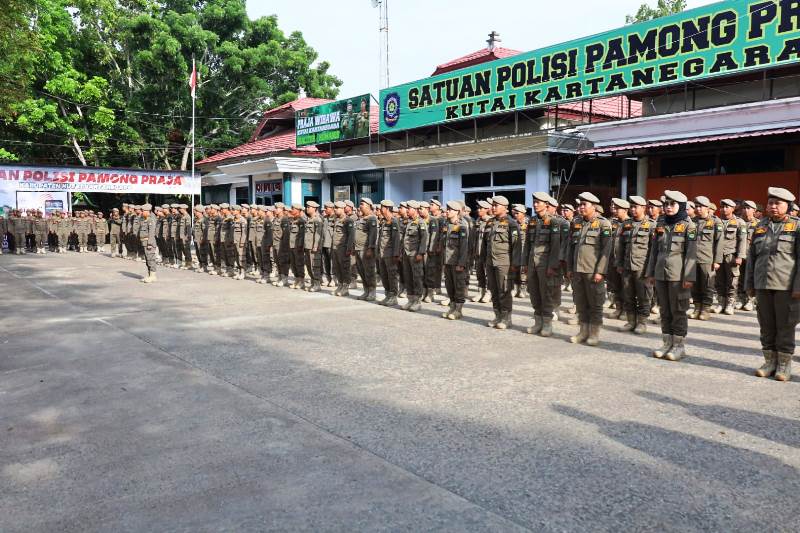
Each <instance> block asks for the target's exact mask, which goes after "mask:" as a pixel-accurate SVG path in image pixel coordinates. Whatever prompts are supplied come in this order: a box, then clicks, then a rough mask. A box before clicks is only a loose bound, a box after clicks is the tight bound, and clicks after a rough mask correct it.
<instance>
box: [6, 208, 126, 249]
mask: <svg viewBox="0 0 800 533" xmlns="http://www.w3.org/2000/svg"><path fill="white" fill-rule="evenodd" d="M109 222H110V221H109V220H108V219H107V218H104V215H103V212H102V211H97V212H95V211H90V210H84V211H76V212H75V213H74V215H70V214H69V213H68V212H67V211H61V210H56V211H53V212H52V213H51V214H50V215H49V216H45V215H44V213H42V211H41V210H39V209H27V210H20V209H13V210H11V211H10V213H9V215H8V218H6V217H4V216H2V215H0V244H2V241H3V236H6V237H7V238H8V245H9V250H11V251H12V253H15V254H18V255H22V254H26V253H35V254H45V253H47V252H48V251H49V252H56V253H64V252H66V251H67V250H68V249H70V248H72V249H74V250H75V251H77V252H88V251H97V252H103V251H104V249H105V245H106V240H107V238H106V236H107V235H108V234H109ZM112 227H113V226H112ZM2 253H3V248H2V246H0V254H2Z"/></svg>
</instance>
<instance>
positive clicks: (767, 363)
mask: <svg viewBox="0 0 800 533" xmlns="http://www.w3.org/2000/svg"><path fill="white" fill-rule="evenodd" d="M762 353H763V354H764V364H763V365H761V368H759V369H758V370H756V376H758V377H760V378H768V377H770V376H771V375H773V374H774V373H775V371H776V370H777V369H778V352H773V351H772V350H762Z"/></svg>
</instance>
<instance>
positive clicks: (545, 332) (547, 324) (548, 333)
mask: <svg viewBox="0 0 800 533" xmlns="http://www.w3.org/2000/svg"><path fill="white" fill-rule="evenodd" d="M539 335H540V336H541V337H552V336H553V319H552V318H550V317H544V318H542V331H540V332H539Z"/></svg>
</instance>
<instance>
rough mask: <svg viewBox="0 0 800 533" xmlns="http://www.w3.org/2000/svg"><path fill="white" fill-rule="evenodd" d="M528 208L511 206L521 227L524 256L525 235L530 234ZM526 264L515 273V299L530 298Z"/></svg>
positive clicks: (516, 205) (520, 233)
mask: <svg viewBox="0 0 800 533" xmlns="http://www.w3.org/2000/svg"><path fill="white" fill-rule="evenodd" d="M527 211H528V210H527V208H526V207H525V206H524V205H523V204H514V205H512V206H511V216H512V217H513V218H514V220H515V221H516V222H517V224H518V225H519V236H520V239H521V240H522V246H523V254H524V248H525V241H524V239H525V234H526V233H527V232H528V214H527ZM524 267H525V264H524V261H523V264H522V266H521V268H520V269H519V270H517V271H516V272H515V273H514V276H513V279H514V288H515V292H514V298H527V297H528V276H527V275H526V274H525V272H524V271H525V268H524Z"/></svg>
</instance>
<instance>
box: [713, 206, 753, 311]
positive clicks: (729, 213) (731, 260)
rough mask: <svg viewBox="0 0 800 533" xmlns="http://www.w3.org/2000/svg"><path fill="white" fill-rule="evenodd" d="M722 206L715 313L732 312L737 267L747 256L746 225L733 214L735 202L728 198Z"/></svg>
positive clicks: (737, 281) (737, 282) (737, 283)
mask: <svg viewBox="0 0 800 533" xmlns="http://www.w3.org/2000/svg"><path fill="white" fill-rule="evenodd" d="M720 205H721V206H722V207H721V208H720V210H721V211H722V216H721V217H720V220H721V222H722V241H721V243H720V246H721V248H722V250H721V254H720V255H721V258H722V261H721V262H720V268H719V271H717V276H716V281H717V283H716V288H717V300H718V302H719V306H718V308H717V309H716V312H717V313H723V314H726V315H732V314H733V306H734V303H735V302H736V287H737V286H738V285H739V269H740V268H741V266H742V262H743V261H744V260H745V258H747V225H746V224H745V223H744V221H743V220H742V219H740V218H739V217H737V216H735V215H734V214H733V211H734V210H735V209H736V202H734V201H733V200H731V199H730V198H725V199H723V200H722V201H720Z"/></svg>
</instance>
